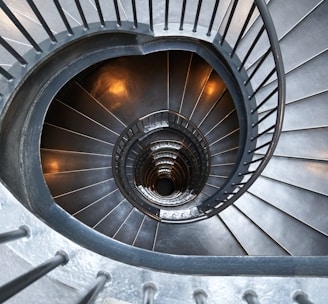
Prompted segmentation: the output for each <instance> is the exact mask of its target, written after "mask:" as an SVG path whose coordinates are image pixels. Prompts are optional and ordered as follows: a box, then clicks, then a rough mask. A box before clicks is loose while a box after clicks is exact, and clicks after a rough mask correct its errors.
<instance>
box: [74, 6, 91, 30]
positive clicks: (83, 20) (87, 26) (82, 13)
mask: <svg viewBox="0 0 328 304" xmlns="http://www.w3.org/2000/svg"><path fill="white" fill-rule="evenodd" d="M75 4H76V7H77V10H78V11H79V14H80V17H81V20H82V22H83V26H84V28H85V29H86V30H88V29H89V24H88V22H87V19H86V18H85V15H84V12H83V9H82V6H81V3H80V0H75Z"/></svg>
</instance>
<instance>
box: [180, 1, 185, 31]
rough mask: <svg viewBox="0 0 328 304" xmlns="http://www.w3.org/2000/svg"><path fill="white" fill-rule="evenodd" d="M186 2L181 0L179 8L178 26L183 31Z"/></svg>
mask: <svg viewBox="0 0 328 304" xmlns="http://www.w3.org/2000/svg"><path fill="white" fill-rule="evenodd" d="M186 4H187V0H183V2H182V9H181V18H180V26H179V30H180V31H183V23H184V17H185V14H186Z"/></svg>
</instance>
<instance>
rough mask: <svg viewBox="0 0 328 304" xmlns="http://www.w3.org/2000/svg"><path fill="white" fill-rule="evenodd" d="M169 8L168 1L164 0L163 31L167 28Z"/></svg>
mask: <svg viewBox="0 0 328 304" xmlns="http://www.w3.org/2000/svg"><path fill="white" fill-rule="evenodd" d="M169 8H170V1H169V0H165V21H164V23H165V25H164V31H167V30H168V29H169Z"/></svg>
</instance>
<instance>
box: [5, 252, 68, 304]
mask: <svg viewBox="0 0 328 304" xmlns="http://www.w3.org/2000/svg"><path fill="white" fill-rule="evenodd" d="M68 260H69V259H68V256H67V254H66V253H65V252H63V251H58V252H57V253H56V255H55V256H54V257H53V258H51V259H50V260H48V261H46V262H44V263H43V264H41V265H39V266H37V267H35V268H34V269H32V270H30V271H28V272H27V273H25V274H23V275H21V276H20V277H18V278H16V279H14V280H12V281H10V282H9V283H7V284H5V285H3V286H2V287H0V303H2V302H4V301H6V300H8V299H9V298H11V297H12V296H14V295H15V294H17V293H19V292H20V291H21V290H23V289H24V288H26V287H28V286H29V285H31V284H32V283H33V282H35V281H37V280H38V279H40V278H41V277H43V276H44V275H46V274H47V273H48V272H50V271H51V270H53V269H55V268H56V267H58V266H59V265H65V264H66V263H67V262H68Z"/></svg>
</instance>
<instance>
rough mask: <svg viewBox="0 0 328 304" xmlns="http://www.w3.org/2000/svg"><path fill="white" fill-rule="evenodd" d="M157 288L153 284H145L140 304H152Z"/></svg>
mask: <svg viewBox="0 0 328 304" xmlns="http://www.w3.org/2000/svg"><path fill="white" fill-rule="evenodd" d="M156 292H157V288H156V286H155V284H153V283H146V284H145V285H144V288H143V301H142V304H154V300H155V295H156Z"/></svg>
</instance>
